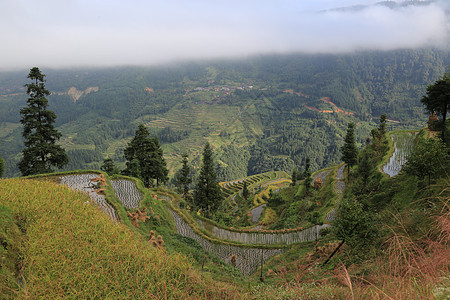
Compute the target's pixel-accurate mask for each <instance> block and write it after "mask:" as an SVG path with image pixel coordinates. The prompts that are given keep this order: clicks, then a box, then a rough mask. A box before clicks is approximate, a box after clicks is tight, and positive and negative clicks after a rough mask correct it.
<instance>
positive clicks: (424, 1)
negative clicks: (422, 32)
mask: <svg viewBox="0 0 450 300" xmlns="http://www.w3.org/2000/svg"><path fill="white" fill-rule="evenodd" d="M435 2H436V1H432V0H431V1H430V0H407V1H402V2H397V1H380V2H377V3H375V4H372V5H364V4H358V5H352V6H345V7H338V8H331V9H326V10H322V11H320V13H324V12H330V11H337V12H357V11H362V10H364V9H367V8H369V7H373V6H385V7H388V8H390V9H398V8H402V7H408V6H428V5H430V4H432V3H435Z"/></svg>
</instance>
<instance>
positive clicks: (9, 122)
mask: <svg viewBox="0 0 450 300" xmlns="http://www.w3.org/2000/svg"><path fill="white" fill-rule="evenodd" d="M449 64H450V57H449V53H448V52H441V51H438V50H430V49H427V50H398V51H391V52H376V51H372V52H356V53H352V54H345V55H302V54H291V55H270V56H267V55H266V56H255V57H250V58H247V59H243V60H222V61H203V62H190V63H180V64H178V65H167V66H159V67H151V68H150V67H122V68H105V69H72V70H46V69H42V71H43V73H45V75H47V76H46V79H47V81H46V87H47V88H48V89H49V90H50V91H51V92H52V94H51V95H50V96H49V97H48V99H49V109H51V110H53V111H54V112H55V113H56V115H57V119H56V123H55V126H56V127H57V129H58V130H59V131H60V132H61V133H62V135H63V136H62V139H61V145H62V146H63V147H64V148H65V149H66V150H67V153H68V155H69V157H70V162H69V164H68V165H67V166H66V169H81V168H83V169H98V168H99V167H100V165H101V162H102V161H103V159H105V158H111V159H113V161H114V162H115V163H116V164H117V165H118V166H119V167H121V168H123V167H124V165H125V159H124V155H123V149H124V148H125V147H126V145H127V142H128V141H129V140H130V139H131V137H132V136H133V134H134V132H135V130H136V129H137V126H138V125H139V124H141V123H143V124H145V125H146V127H147V128H148V130H149V132H150V133H151V134H152V135H153V136H157V137H158V138H159V140H160V141H161V144H162V148H163V150H164V155H165V159H166V161H167V164H168V167H169V169H170V171H171V173H170V176H172V175H173V174H174V172H175V171H176V170H177V169H179V168H180V167H181V163H180V161H181V159H180V157H181V154H182V153H184V152H187V153H188V154H189V158H190V161H191V162H192V164H193V165H194V169H197V168H196V167H198V166H199V164H200V159H199V157H200V152H201V149H202V148H203V146H204V144H205V143H206V142H210V144H211V146H212V147H213V149H214V150H215V151H214V153H215V156H216V158H217V162H218V171H219V174H218V175H219V179H220V180H229V179H232V178H239V177H243V176H247V175H252V174H257V173H262V172H265V171H269V170H284V171H287V172H291V171H292V169H293V168H294V167H296V168H297V169H299V170H301V169H302V168H303V165H304V163H305V160H306V158H310V159H311V167H312V169H313V170H318V169H319V168H323V167H327V166H330V165H332V164H335V163H337V162H338V161H339V160H340V147H341V146H342V143H343V136H344V135H345V129H346V127H347V123H348V122H355V123H356V124H358V126H356V138H357V145H358V147H362V146H363V144H364V141H365V139H366V137H368V136H369V132H370V129H371V128H373V126H376V125H377V124H378V118H379V116H380V115H381V114H383V113H386V114H387V115H388V126H389V128H390V129H403V128H417V127H423V126H424V125H425V123H426V120H427V116H426V115H425V113H424V109H423V107H422V106H421V105H420V102H419V101H418V100H419V99H420V98H421V97H422V96H423V95H424V93H425V88H426V86H427V85H428V84H431V83H432V82H433V81H435V80H436V79H437V78H439V77H440V76H442V74H443V73H444V72H445V68H446V66H448V65H449ZM26 74H27V71H23V72H18V71H16V72H3V73H0V155H1V156H2V157H3V158H4V159H5V162H6V163H5V166H6V173H5V176H7V177H13V176H17V175H18V174H19V172H18V169H17V162H18V161H19V159H20V154H19V153H20V151H21V150H22V148H23V141H22V137H21V131H22V127H21V125H20V123H19V119H20V116H19V111H20V109H21V108H22V107H24V106H25V102H26V94H25V90H24V87H23V85H24V84H25V83H26Z"/></svg>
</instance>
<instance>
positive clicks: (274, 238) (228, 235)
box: [198, 220, 331, 245]
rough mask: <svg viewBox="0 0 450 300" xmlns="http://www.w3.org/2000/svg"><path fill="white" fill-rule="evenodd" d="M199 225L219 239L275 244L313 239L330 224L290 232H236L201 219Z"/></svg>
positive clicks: (288, 243) (244, 242) (287, 243)
mask: <svg viewBox="0 0 450 300" xmlns="http://www.w3.org/2000/svg"><path fill="white" fill-rule="evenodd" d="M198 223H199V225H200V226H202V227H203V228H205V229H206V228H208V229H209V231H210V232H211V233H212V235H214V236H215V237H216V238H218V239H221V240H228V241H234V242H240V243H243V244H264V245H275V244H285V245H290V244H294V243H299V242H307V241H314V240H316V239H317V238H318V237H320V235H319V232H320V230H321V229H322V228H328V227H330V226H331V225H329V224H323V225H315V226H313V227H310V228H307V229H304V230H297V231H292V232H285V233H283V232H279V233H263V232H256V231H255V232H237V231H231V230H226V229H223V228H219V227H217V226H212V227H211V226H207V224H204V223H203V221H201V220H199V221H198Z"/></svg>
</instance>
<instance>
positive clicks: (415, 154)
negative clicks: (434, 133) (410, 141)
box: [402, 138, 450, 185]
mask: <svg viewBox="0 0 450 300" xmlns="http://www.w3.org/2000/svg"><path fill="white" fill-rule="evenodd" d="M449 169H450V166H449V155H448V152H447V148H446V147H445V144H444V143H443V142H442V141H441V140H439V139H433V138H430V139H426V140H423V141H420V142H419V143H418V144H416V145H415V147H414V150H413V151H412V153H411V154H410V155H409V156H408V159H407V161H406V163H405V164H404V165H403V167H402V170H403V171H405V172H406V173H407V174H411V175H415V176H417V177H419V178H424V177H427V178H428V185H430V184H431V178H432V177H436V176H439V175H443V176H448V175H449V174H448V170H449Z"/></svg>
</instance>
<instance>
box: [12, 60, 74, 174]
mask: <svg viewBox="0 0 450 300" xmlns="http://www.w3.org/2000/svg"><path fill="white" fill-rule="evenodd" d="M44 77H45V75H44V74H42V73H41V71H40V70H39V68H36V67H34V68H32V69H31V70H30V73H29V74H28V78H29V79H31V81H32V82H31V83H29V84H25V87H27V94H28V95H29V96H30V97H29V98H28V100H27V104H28V106H27V107H24V108H22V109H21V110H20V114H21V116H22V119H21V120H20V123H22V125H23V133H22V136H23V137H24V139H25V141H24V144H25V149H24V150H22V155H23V157H22V159H21V160H20V162H19V164H18V165H19V170H20V172H21V173H22V175H24V176H26V175H34V174H41V173H51V172H53V170H52V166H56V167H58V168H62V167H63V166H65V165H66V164H67V163H68V162H69V158H68V156H67V154H66V151H65V150H64V148H62V147H61V146H59V145H57V144H56V142H57V141H58V140H59V139H60V138H61V133H59V132H58V131H57V130H56V129H55V128H54V127H53V123H54V122H55V119H56V115H55V113H54V112H53V111H50V110H48V109H47V106H48V100H47V98H46V97H45V96H48V95H50V92H49V91H48V90H47V89H46V88H45V85H44V82H45V80H44Z"/></svg>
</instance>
